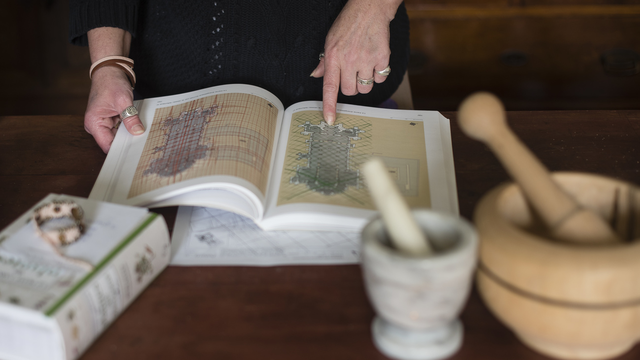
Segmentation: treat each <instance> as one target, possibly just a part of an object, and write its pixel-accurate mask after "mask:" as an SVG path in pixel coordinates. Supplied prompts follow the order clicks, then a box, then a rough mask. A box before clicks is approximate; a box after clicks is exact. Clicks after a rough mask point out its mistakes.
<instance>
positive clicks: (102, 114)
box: [84, 66, 144, 153]
mask: <svg viewBox="0 0 640 360" xmlns="http://www.w3.org/2000/svg"><path fill="white" fill-rule="evenodd" d="M132 104H133V91H132V89H131V84H130V83H129V79H128V78H127V76H126V75H125V73H124V72H123V71H122V69H119V68H117V67H114V66H105V67H102V68H100V69H98V70H96V71H95V72H94V73H93V77H92V80H91V91H90V92H89V103H88V104H87V111H86V112H85V114H84V129H85V130H86V131H87V132H88V133H89V134H91V135H93V138H94V139H95V140H96V142H97V143H98V146H100V148H101V149H102V151H104V152H105V153H107V152H109V149H110V148H111V143H112V142H113V138H114V136H115V134H116V131H117V126H118V124H119V123H120V113H121V112H122V111H123V110H124V109H126V108H127V107H129V106H131V105H132ZM122 122H123V123H124V126H125V127H126V128H127V130H128V131H129V133H131V134H133V135H140V134H143V133H144V127H143V126H142V123H141V122H140V118H139V117H138V116H137V115H135V116H131V117H128V118H126V119H125V120H124V121H122Z"/></svg>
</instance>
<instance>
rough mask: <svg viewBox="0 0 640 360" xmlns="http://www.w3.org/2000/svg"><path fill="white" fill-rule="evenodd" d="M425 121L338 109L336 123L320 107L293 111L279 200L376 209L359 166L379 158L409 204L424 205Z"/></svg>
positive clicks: (426, 203)
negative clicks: (369, 115) (345, 112)
mask: <svg viewBox="0 0 640 360" xmlns="http://www.w3.org/2000/svg"><path fill="white" fill-rule="evenodd" d="M424 139H425V137H424V124H423V123H421V122H412V121H408V120H392V119H382V118H373V117H365V116H360V115H356V114H344V113H343V114H338V117H337V119H336V122H335V125H333V126H330V125H328V124H327V123H325V122H324V121H323V117H322V112H320V111H300V112H296V113H294V114H293V115H292V119H291V128H290V131H289V139H288V143H287V150H286V154H285V160H284V169H283V173H282V180H281V181H280V189H279V193H278V201H277V204H278V205H285V204H293V203H317V204H327V205H339V206H349V207H354V208H359V209H370V210H373V209H375V205H374V204H373V201H372V200H371V198H370V196H369V193H368V190H367V187H366V179H364V178H363V177H361V176H360V171H359V169H360V166H362V164H363V163H364V162H365V161H366V160H367V159H368V158H369V157H371V156H376V157H379V158H380V159H382V161H383V162H384V163H385V165H386V166H387V169H388V171H389V174H390V175H391V177H392V178H393V179H394V180H395V182H396V184H397V185H398V188H399V189H400V192H401V193H402V195H404V196H405V199H406V200H407V201H408V203H409V204H411V205H412V206H425V207H427V206H429V204H430V193H429V183H428V179H429V176H428V174H427V169H428V167H427V154H426V150H425V149H426V146H425V140H424Z"/></svg>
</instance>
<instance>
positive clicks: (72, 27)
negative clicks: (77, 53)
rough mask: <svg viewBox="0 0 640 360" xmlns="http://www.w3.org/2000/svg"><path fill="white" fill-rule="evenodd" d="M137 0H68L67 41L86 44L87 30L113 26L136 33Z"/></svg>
mask: <svg viewBox="0 0 640 360" xmlns="http://www.w3.org/2000/svg"><path fill="white" fill-rule="evenodd" d="M138 3H139V0H70V1H69V42H70V43H71V44H73V45H81V46H87V45H89V43H88V40H87V32H88V31H89V30H91V29H95V28H99V27H105V26H108V27H115V28H120V29H124V30H126V31H128V32H129V33H131V35H132V36H135V35H136V23H137V18H138V9H139V4H138Z"/></svg>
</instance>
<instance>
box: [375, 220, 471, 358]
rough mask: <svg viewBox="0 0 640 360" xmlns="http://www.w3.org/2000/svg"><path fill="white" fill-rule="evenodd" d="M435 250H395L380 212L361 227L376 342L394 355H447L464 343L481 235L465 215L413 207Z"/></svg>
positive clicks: (430, 356) (421, 356)
mask: <svg viewBox="0 0 640 360" xmlns="http://www.w3.org/2000/svg"><path fill="white" fill-rule="evenodd" d="M413 215H414V216H415V218H416V220H417V222H418V225H419V226H420V227H421V228H422V230H423V231H424V232H425V234H426V235H427V237H428V238H429V241H430V243H431V245H432V247H433V248H434V250H435V253H434V254H433V255H431V256H410V255H406V254H403V253H400V252H398V251H397V250H395V249H394V248H393V247H392V245H391V243H390V241H389V237H388V234H387V232H386V231H385V226H384V223H383V221H382V219H381V218H375V219H373V220H371V221H370V222H369V223H368V224H367V225H366V226H365V228H364V229H363V231H362V270H363V276H364V282H365V287H366V289H367V293H368V296H369V300H370V301H371V303H372V305H373V307H374V309H375V311H376V313H377V316H376V318H375V319H374V320H373V324H372V333H373V340H374V343H375V345H376V347H377V348H378V349H379V350H380V351H381V352H382V353H384V354H385V355H387V356H390V357H392V358H396V359H407V360H408V359H415V360H418V359H421V360H427V359H443V358H446V357H448V356H450V355H452V354H454V353H455V352H456V351H457V350H458V349H459V348H460V346H461V343H462V333H463V331H462V323H461V322H460V321H459V320H458V315H459V313H460V311H461V310H462V308H463V306H464V304H465V302H466V300H467V297H468V295H469V290H470V286H471V283H472V280H473V273H474V270H475V266H476V261H477V248H478V236H477V234H476V231H475V229H474V228H473V226H472V225H471V224H470V223H469V222H467V221H466V220H464V219H461V218H459V217H455V216H452V215H446V214H442V213H438V212H434V211H430V210H423V209H420V210H413Z"/></svg>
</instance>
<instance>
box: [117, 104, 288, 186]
mask: <svg viewBox="0 0 640 360" xmlns="http://www.w3.org/2000/svg"><path fill="white" fill-rule="evenodd" d="M277 117H278V109H277V108H275V107H274V106H273V104H271V103H270V102H269V101H267V100H265V99H263V98H261V97H258V96H255V95H251V94H238V93H226V94H219V95H214V96H209V97H205V98H201V99H197V100H193V101H190V102H187V103H183V104H178V105H175V106H169V107H164V108H158V109H157V110H156V112H155V114H154V118H153V123H152V124H151V127H150V129H149V130H148V131H149V135H148V137H147V140H146V142H145V145H144V150H143V152H142V155H141V157H140V161H139V163H138V166H137V168H136V172H135V175H134V178H133V182H132V184H131V188H130V190H129V195H128V197H129V198H132V197H135V196H138V195H140V194H144V193H146V192H149V191H152V190H155V189H159V188H161V187H163V186H167V185H171V184H175V183H179V182H181V181H185V180H189V179H193V178H197V177H201V176H212V175H230V176H237V177H241V178H243V179H245V180H247V181H249V182H251V183H252V184H254V185H255V186H256V187H258V189H260V190H261V191H263V192H264V191H266V184H267V180H268V178H267V177H268V169H269V165H270V164H269V163H270V159H271V156H270V154H271V151H272V148H273V139H274V136H275V129H276V123H277Z"/></svg>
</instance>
